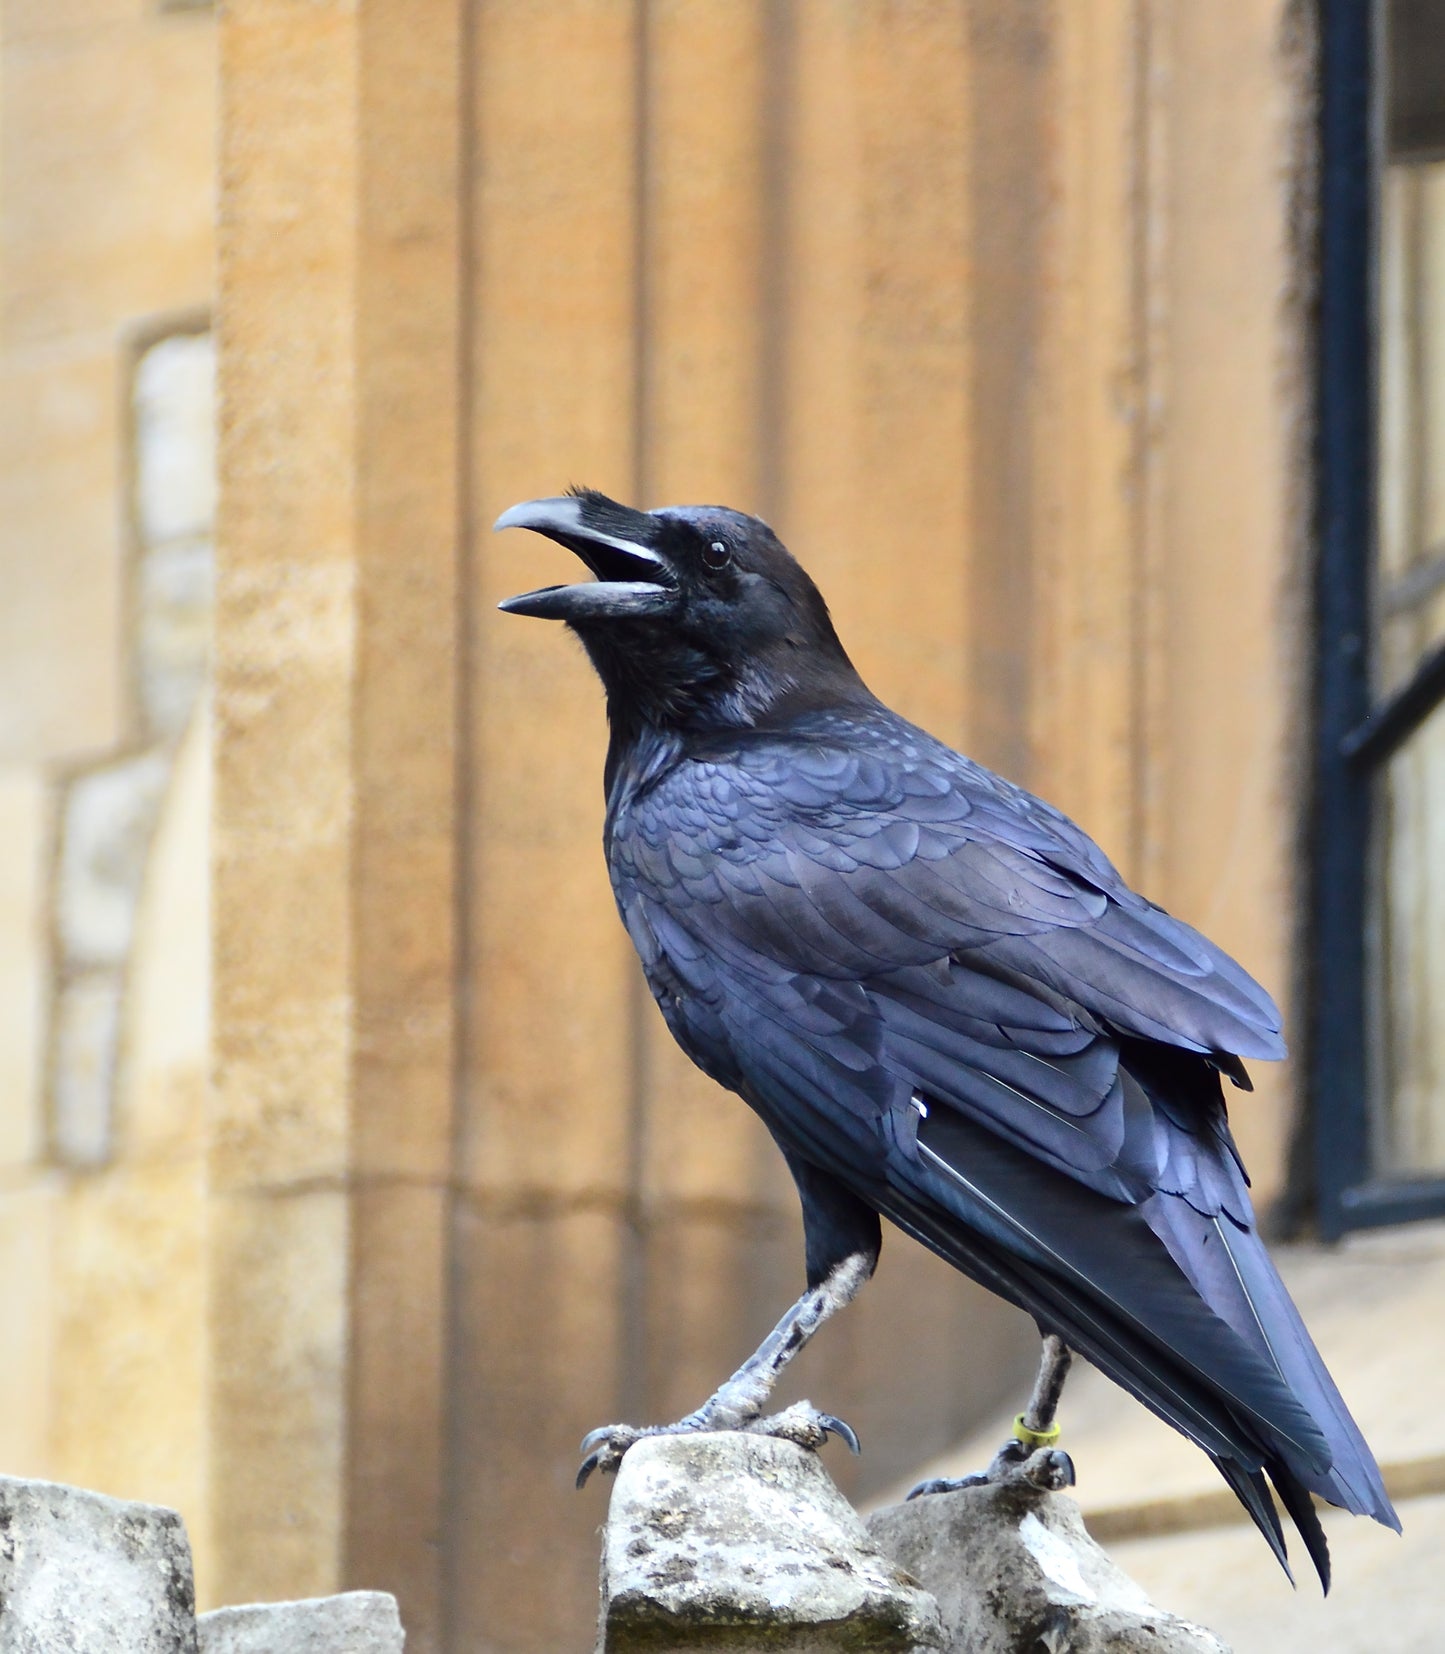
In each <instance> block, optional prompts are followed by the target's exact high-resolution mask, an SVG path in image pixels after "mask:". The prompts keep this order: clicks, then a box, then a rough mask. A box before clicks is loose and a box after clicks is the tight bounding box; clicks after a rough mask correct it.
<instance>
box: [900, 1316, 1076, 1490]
mask: <svg viewBox="0 0 1445 1654" xmlns="http://www.w3.org/2000/svg"><path fill="white" fill-rule="evenodd" d="M1073 1359H1074V1357H1073V1352H1072V1351H1071V1350H1070V1349H1069V1346H1068V1345H1067V1344H1066V1343H1065V1342H1064V1341H1063V1339H1062V1338H1060V1337H1058V1336H1057V1335H1056V1334H1055V1333H1046V1334H1045V1335H1044V1347H1043V1353H1042V1355H1041V1357H1040V1359H1039V1373H1038V1377H1037V1378H1036V1379H1035V1380H1034V1389H1033V1394H1032V1395H1031V1396H1030V1397H1029V1404H1028V1406H1027V1407H1025V1408H1024V1410H1023V1412H1022V1413H1020V1414H1019V1416H1018V1417H1017V1418H1016V1419H1015V1420H1014V1429H1013V1435H1011V1436H1010V1437H1009V1439H1008V1440H1007V1441H1006V1442H1005V1443H1004V1444H1003V1446H1002V1447H1001V1448H999V1450H998V1452H997V1453H995V1454H994V1456H993V1462H992V1463H991V1464H990V1465H989V1467H988V1469H987V1470H985V1471H984V1472H983V1473H982V1474H981V1475H975V1476H959V1477H948V1476H935V1477H933V1478H932V1479H931V1480H929V1481H926V1482H920V1483H919V1484H918V1486H917V1487H915V1488H912V1489H910V1491H909V1494H908V1497H909V1498H910V1499H916V1498H917V1497H918V1495H919V1494H920V1493H952V1492H953V1491H954V1490H955V1489H957V1488H961V1487H983V1486H985V1485H990V1484H993V1485H996V1484H998V1483H1001V1482H1014V1481H1025V1482H1029V1483H1031V1484H1032V1485H1033V1486H1034V1487H1038V1488H1045V1489H1047V1490H1048V1491H1050V1492H1053V1493H1057V1492H1058V1491H1059V1490H1060V1489H1061V1488H1066V1487H1072V1486H1073V1485H1074V1461H1073V1460H1072V1459H1071V1458H1070V1457H1069V1455H1068V1454H1067V1453H1065V1452H1062V1451H1061V1450H1060V1449H1059V1448H1058V1447H1057V1446H1056V1445H1055V1443H1057V1441H1058V1439H1059V1426H1058V1424H1057V1422H1056V1418H1055V1415H1056V1414H1057V1413H1058V1410H1059V1397H1060V1396H1061V1395H1062V1394H1063V1393H1064V1380H1065V1379H1066V1378H1067V1377H1068V1376H1069V1367H1070V1365H1071V1364H1072V1362H1073Z"/></svg>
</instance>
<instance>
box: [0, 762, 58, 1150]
mask: <svg viewBox="0 0 1445 1654" xmlns="http://www.w3.org/2000/svg"><path fill="white" fill-rule="evenodd" d="M48 816H49V799H48V796H47V788H46V785H45V779H44V776H43V775H42V774H41V772H40V771H39V770H38V769H28V768H27V769H13V770H5V771H3V772H0V844H3V845H4V846H5V855H4V858H3V860H0V1168H6V1169H8V1168H11V1167H16V1166H24V1165H28V1164H30V1163H32V1162H33V1161H35V1160H38V1159H39V1157H40V1154H41V1149H42V1144H43V1140H44V1123H43V1119H44V1117H43V1110H42V1108H41V1102H40V1075H41V1054H42V1051H43V1048H44V1023H45V1012H46V1004H45V1001H46V997H47V993H48V989H49V986H50V960H49V952H50V949H49V945H48V944H49V937H48V935H47V929H48V926H47V920H48V918H49V913H48V905H49V904H48V901H47V891H46V878H45V873H46V861H47V859H48V858H47V856H46V849H47V839H48V837H49V834H48Z"/></svg>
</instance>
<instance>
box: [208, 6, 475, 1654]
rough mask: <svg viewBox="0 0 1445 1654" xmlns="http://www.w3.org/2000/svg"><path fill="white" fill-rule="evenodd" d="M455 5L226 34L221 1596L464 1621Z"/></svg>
mask: <svg viewBox="0 0 1445 1654" xmlns="http://www.w3.org/2000/svg"><path fill="white" fill-rule="evenodd" d="M458 13H459V7H458V5H457V4H456V3H455V0H368V3H367V4H366V5H364V6H357V5H355V4H351V3H348V0H318V3H316V4H312V5H306V6H296V5H292V4H286V3H284V0H235V3H233V4H232V5H230V6H228V7H227V8H226V10H225V12H224V14H223V18H222V23H221V51H222V64H223V67H222V79H223V86H224V100H225V101H224V113H223V134H222V161H221V165H222V178H223V186H222V205H221V221H222V231H221V265H220V307H219V328H220V337H221V403H222V427H221V450H220V466H221V507H220V569H219V589H218V619H217V655H216V680H217V695H216V706H217V737H218V759H217V802H216V861H215V897H216V934H217V958H216V990H215V1052H216V1101H215V1117H214V1132H213V1145H212V1152H211V1174H212V1178H213V1180H214V1189H215V1201H214V1208H213V1214H212V1224H211V1234H210V1247H211V1269H212V1302H211V1351H212V1358H213V1363H214V1396H213V1407H214V1412H213V1448H214V1458H213V1488H214V1512H213V1516H214V1525H215V1531H216V1534H217V1566H216V1577H214V1578H212V1579H210V1580H208V1581H206V1582H205V1588H206V1592H207V1596H208V1597H209V1598H210V1599H211V1600H222V1601H234V1600H246V1599H249V1598H272V1597H284V1596H305V1595H318V1594H324V1593H327V1592H331V1591H335V1590H338V1589H340V1588H341V1587H342V1586H343V1585H344V1584H346V1583H347V1582H348V1581H351V1580H364V1581H365V1582H366V1583H367V1584H368V1585H371V1586H374V1587H383V1588H386V1589H389V1590H392V1591H394V1592H395V1594H396V1595H397V1596H398V1597H399V1598H400V1599H401V1600H402V1602H403V1605H404V1612H405V1615H406V1618H407V1623H408V1626H409V1628H411V1631H412V1646H414V1647H417V1648H420V1649H430V1648H434V1647H435V1646H436V1641H435V1638H436V1628H437V1623H438V1616H439V1591H440V1584H439V1580H440V1562H439V1556H440V1549H439V1544H438V1540H439V1529H440V1524H441V1511H440V1500H441V1489H442V1437H443V1428H442V1384H443V1370H444V1361H443V1353H444V1342H445V1338H444V1324H445V1315H444V1310H445V1291H444V1280H445V1270H444V1260H445V1231H446V1208H447V1189H448V1175H449V1166H450V1143H451V1099H452V1072H453V1023H454V1018H453V996H454V972H455V969H456V947H455V927H454V923H453V915H454V910H455V889H454V886H455V877H456V874H455V865H456V864H455V853H454V845H455V828H456V824H455V779H454V778H455V773H456V766H455V761H454V757H455V726H456V681H457V680H456V672H457V667H456V662H457V655H458V649H457V638H456V633H457V625H458V613H459V603H458V597H457V589H456V586H457V573H456V570H457V555H458V553H457V546H458V520H459V511H458V506H457V475H458V465H457V443H458V435H457V432H458V425H457V421H458V412H457V388H456V387H457V362H458V323H457V315H458V309H457V303H456V292H457V272H458V243H457V218H458V187H457V179H456V161H455V154H456V139H457V129H458V128H457V99H458V95H459V93H458V87H459V75H460V68H459V63H460V54H459V49H458V35H457V18H458Z"/></svg>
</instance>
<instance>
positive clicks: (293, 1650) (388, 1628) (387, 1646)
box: [196, 1591, 406, 1654]
mask: <svg viewBox="0 0 1445 1654" xmlns="http://www.w3.org/2000/svg"><path fill="white" fill-rule="evenodd" d="M196 1629H197V1632H198V1638H199V1654H402V1649H403V1648H404V1646H405V1643H406V1634H405V1633H404V1632H403V1630H402V1628H401V1616H400V1615H399V1614H398V1613H397V1609H396V1598H395V1597H393V1596H389V1595H388V1594H387V1593H386V1592H385V1591H347V1592H346V1593H345V1594H344V1595H342V1596H337V1597H312V1598H309V1599H308V1600H307V1601H305V1602H254V1603H248V1604H247V1605H246V1606H245V1607H242V1608H217V1609H216V1610H215V1611H214V1612H212V1613H209V1614H202V1615H201V1617H200V1619H199V1620H198V1621H197V1622H196Z"/></svg>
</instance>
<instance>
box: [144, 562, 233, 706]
mask: <svg viewBox="0 0 1445 1654" xmlns="http://www.w3.org/2000/svg"><path fill="white" fill-rule="evenodd" d="M215 561H216V559H215V550H214V548H213V546H212V545H211V542H210V541H209V540H178V541H172V542H171V543H170V544H169V545H164V546H157V547H155V548H154V549H153V550H150V551H147V552H146V553H145V554H144V555H143V556H142V557H141V559H140V563H139V565H138V568H137V571H136V573H137V579H136V597H137V611H138V612H137V616H136V619H137V628H138V629H137V639H136V641H137V650H136V654H137V663H136V664H137V668H138V676H139V680H140V697H141V708H142V711H143V712H144V713H145V718H146V725H147V727H148V729H149V730H150V732H151V733H152V734H153V735H161V736H174V735H178V734H180V732H181V731H182V730H183V729H184V728H185V725H186V721H187V719H188V718H189V717H190V713H191V708H192V707H193V706H194V705H195V701H196V696H197V694H198V693H199V692H200V689H201V686H202V685H203V684H204V683H205V681H206V673H207V671H208V670H209V667H210V660H211V620H212V615H213V611H214V608H215V584H216V575H215Z"/></svg>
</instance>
